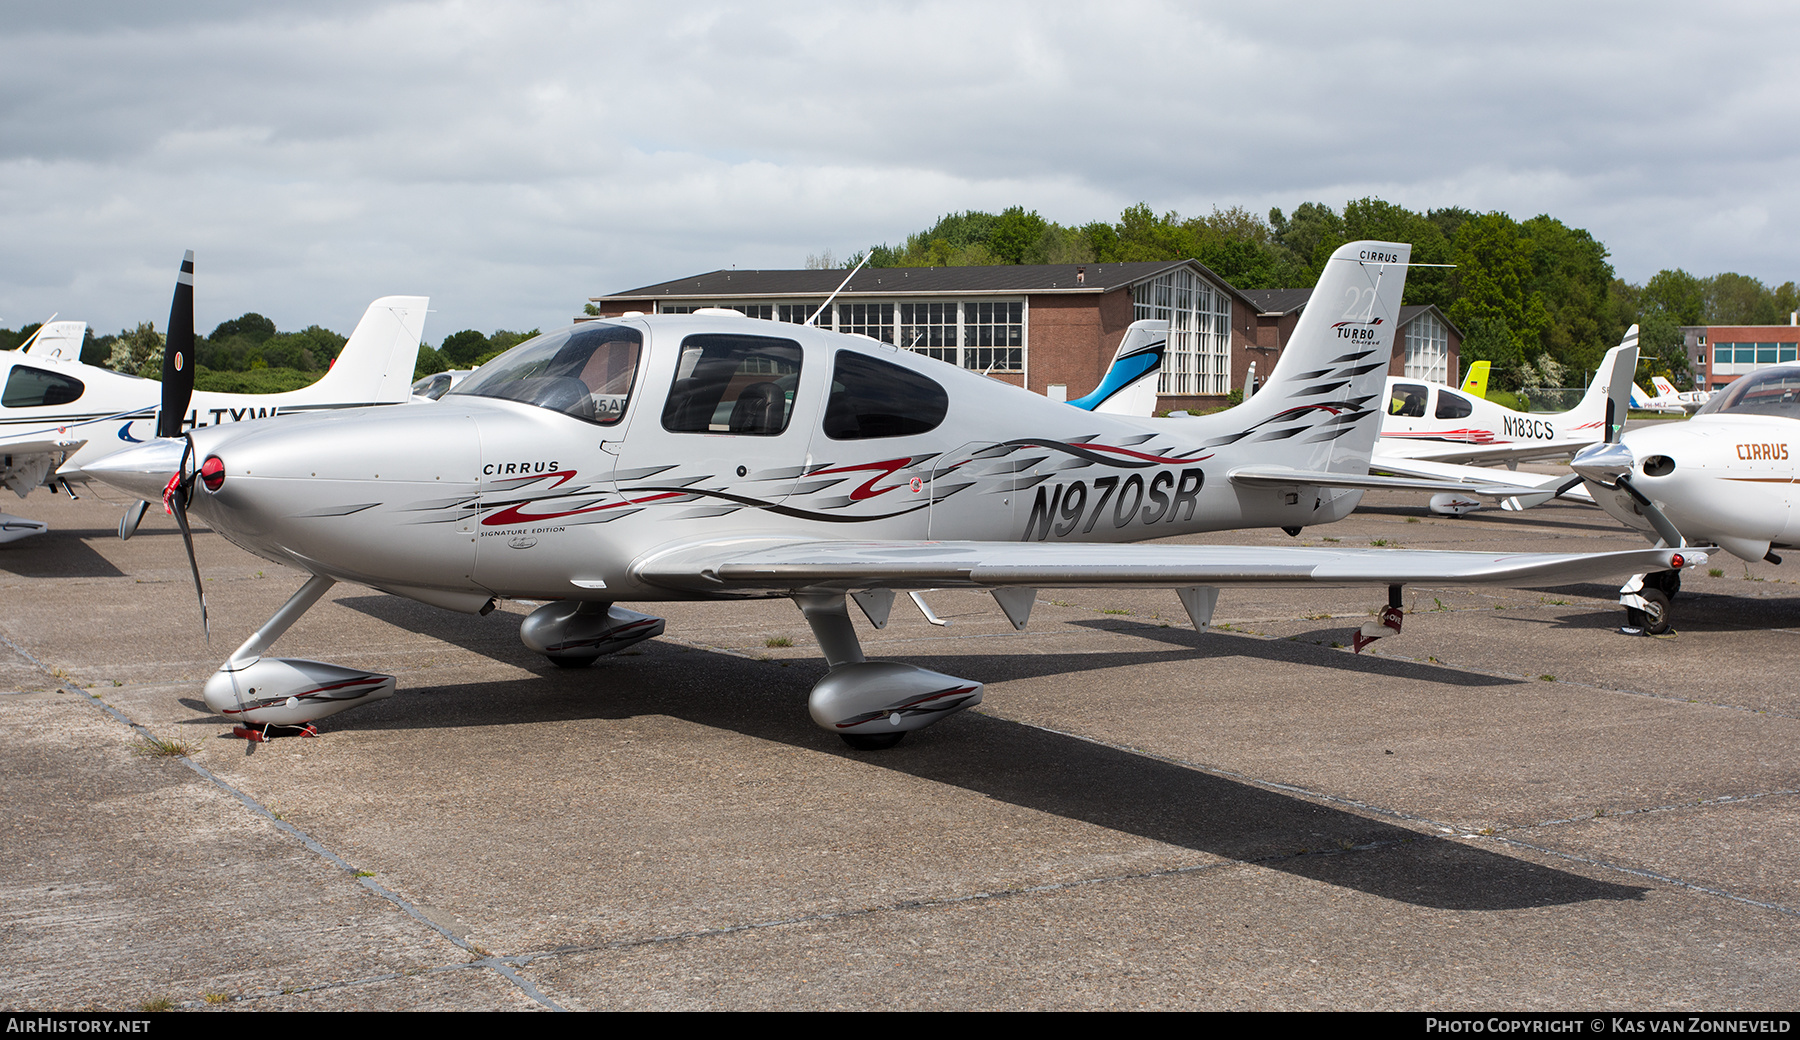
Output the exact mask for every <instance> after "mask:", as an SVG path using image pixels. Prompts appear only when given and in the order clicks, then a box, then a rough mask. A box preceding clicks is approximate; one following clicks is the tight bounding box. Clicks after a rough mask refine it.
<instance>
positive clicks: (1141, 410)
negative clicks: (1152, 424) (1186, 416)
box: [1069, 319, 1169, 418]
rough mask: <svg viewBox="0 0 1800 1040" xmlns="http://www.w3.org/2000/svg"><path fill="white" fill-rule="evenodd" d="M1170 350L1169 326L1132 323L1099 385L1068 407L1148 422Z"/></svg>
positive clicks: (1154, 323)
mask: <svg viewBox="0 0 1800 1040" xmlns="http://www.w3.org/2000/svg"><path fill="white" fill-rule="evenodd" d="M1168 346H1169V323H1168V322H1166V321H1152V320H1149V319H1145V320H1143V321H1134V322H1132V323H1131V324H1130V326H1128V327H1127V328H1126V329H1125V338H1124V339H1122V340H1120V341H1119V349H1118V351H1117V352H1116V353H1115V354H1113V359H1112V364H1111V365H1110V366H1108V367H1107V369H1106V374H1105V375H1104V376H1101V377H1100V385H1099V386H1097V387H1095V388H1094V391H1093V393H1090V394H1088V395H1087V396H1086V397H1078V398H1076V399H1075V400H1073V401H1070V402H1069V403H1070V404H1072V405H1074V406H1075V407H1077V408H1081V409H1085V410H1087V411H1090V412H1101V413H1104V414H1107V415H1135V416H1138V417H1139V418H1149V416H1150V415H1151V414H1152V413H1154V412H1155V411H1156V382H1157V379H1158V378H1159V377H1160V376H1161V374H1162V363H1163V352H1164V351H1165V350H1167V349H1168Z"/></svg>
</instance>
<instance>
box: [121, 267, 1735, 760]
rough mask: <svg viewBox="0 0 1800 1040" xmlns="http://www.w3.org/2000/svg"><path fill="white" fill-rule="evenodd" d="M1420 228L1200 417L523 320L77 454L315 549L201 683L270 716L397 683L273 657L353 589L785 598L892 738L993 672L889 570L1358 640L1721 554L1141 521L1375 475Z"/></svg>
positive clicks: (244, 543)
mask: <svg viewBox="0 0 1800 1040" xmlns="http://www.w3.org/2000/svg"><path fill="white" fill-rule="evenodd" d="M1408 252H1409V247H1408V246H1406V245H1397V244H1391V243H1380V242H1357V243H1351V244H1349V245H1346V246H1343V247H1342V248H1340V249H1339V250H1337V252H1336V253H1335V254H1333V256H1332V258H1331V260H1330V262H1329V263H1328V264H1327V265H1326V267H1325V271H1324V273H1323V274H1322V276H1321V278H1320V283H1319V288H1318V291H1317V293H1315V297H1314V298H1315V299H1316V300H1318V301H1320V305H1317V306H1314V307H1311V308H1308V310H1307V312H1306V313H1305V315H1303V316H1302V318H1301V319H1300V323H1299V325H1298V327H1297V328H1296V330H1295V332H1294V335H1293V338H1292V340H1291V341H1290V346H1289V347H1288V349H1287V350H1286V351H1285V352H1284V354H1283V356H1282V358H1281V360H1280V363H1279V364H1278V365H1277V367H1276V369H1275V371H1274V372H1272V373H1271V374H1270V377H1269V381H1268V383H1267V384H1266V386H1265V387H1264V389H1263V391H1262V392H1261V393H1258V394H1257V395H1256V396H1255V397H1254V398H1252V399H1251V400H1250V401H1248V402H1246V403H1245V404H1243V405H1241V406H1239V407H1237V408H1234V409H1232V410H1230V411H1227V412H1222V413H1217V414H1214V415H1210V416H1203V417H1198V418H1179V419H1146V418H1135V417H1128V416H1115V415H1104V414H1095V413H1091V412H1083V411H1079V410H1076V409H1072V408H1070V407H1069V406H1068V405H1067V404H1064V403H1060V402H1055V401H1050V400H1047V399H1046V398H1043V397H1040V396H1038V395H1036V394H1033V393H1030V392H1029V391H1026V390H1022V389H1019V388H1017V387H1012V386H1008V385H1006V384H1003V383H1000V382H998V381H995V380H991V379H986V378H983V377H982V376H981V375H979V374H977V373H974V372H968V371H965V370H963V369H961V368H958V367H955V366H951V365H946V364H944V363H942V362H940V361H936V360H934V359H931V358H928V357H925V356H922V355H919V354H914V353H911V352H908V351H904V350H900V349H897V348H895V347H893V346H890V345H887V344H883V343H879V342H877V341H875V340H872V339H869V338H867V337H857V336H849V335H843V334H839V333H834V332H826V331H822V330H819V329H815V328H809V327H801V326H795V325H790V324H778V323H774V322H767V321H758V320H753V319H750V318H745V317H741V316H736V315H732V316H722V315H712V314H695V315H656V316H649V317H634V318H619V319H607V320H603V321H593V322H588V323H584V324H580V325H576V326H574V327H572V328H568V329H564V330H561V331H558V332H553V333H550V334H547V335H544V336H540V337H538V338H536V339H534V340H531V341H528V342H526V343H523V344H520V345H519V346H517V347H515V348H513V349H512V350H511V351H509V352H508V353H506V354H504V355H502V356H501V357H500V358H498V359H496V360H494V361H492V362H489V363H488V364H487V365H486V366H484V367H482V368H481V369H480V370H478V371H477V372H476V373H475V374H474V375H472V376H470V377H469V378H468V379H467V380H465V381H464V382H463V383H462V384H461V385H459V386H458V387H457V388H456V389H455V390H454V391H452V392H451V393H449V394H447V395H445V396H444V398H443V399H442V400H441V401H439V402H438V403H437V404H436V405H434V406H431V407H418V408H390V409H365V410H352V411H342V412H336V413H328V414H317V415H309V416H295V417H288V416H283V417H281V418H280V419H276V420H271V421H270V422H267V423H256V424H250V425H246V426H243V427H236V428H212V429H200V430H194V431H191V432H190V433H188V434H187V435H186V436H185V437H184V438H181V439H179V440H163V441H159V442H157V443H155V444H153V445H146V446H144V447H141V448H133V449H130V450H128V451H126V452H122V453H119V454H117V455H115V456H113V457H111V458H108V459H104V460H101V461H100V462H98V463H96V464H94V465H92V466H90V467H89V472H91V473H92V474H93V475H94V476H95V477H96V478H98V479H103V480H107V481H109V482H112V483H115V484H117V485H119V486H121V487H123V488H126V489H127V490H131V491H133V492H135V493H139V494H145V493H154V492H155V491H156V489H158V488H161V487H162V486H163V485H164V484H165V483H166V484H167V485H168V488H167V492H168V494H167V501H168V503H169V505H170V506H171V508H172V509H173V510H174V512H175V514H176V517H177V519H178V520H179V521H180V522H181V524H182V527H183V531H184V532H185V531H186V530H187V521H186V512H187V510H190V509H191V510H192V511H193V512H194V513H195V514H197V515H199V516H201V517H202V518H204V519H205V520H206V522H207V523H208V524H209V525H211V526H212V528H213V529H214V530H215V531H218V532H219V533H221V534H223V535H224V536H225V537H226V538H228V539H230V540H231V541H233V542H235V543H236V544H238V545H239V546H241V547H243V548H245V549H247V550H249V551H250V552H253V553H256V554H258V555H261V556H263V557H265V558H267V559H270V560H274V561H277V562H281V563H285V564H288V565H290V566H294V567H297V568H299V569H301V570H304V571H307V572H308V573H309V574H310V577H309V579H308V580H307V581H306V583H305V584H304V585H303V586H302V587H301V588H300V590H299V591H298V592H296V593H295V594H294V596H293V598H292V599H290V600H289V601H288V602H287V604H285V605H284V606H283V607H282V608H281V609H280V610H278V611H277V612H276V613H275V615H274V616H273V617H271V618H270V620H269V621H268V622H267V623H266V624H265V625H264V626H263V627H262V629H261V630H259V631H258V632H257V633H256V634H255V635H253V636H252V637H251V638H250V639H249V640H247V641H246V642H245V643H244V645H243V646H241V647H239V648H238V650H237V651H236V652H235V653H233V654H232V656H231V658H230V659H229V660H228V661H227V662H226V663H225V665H224V666H223V667H221V669H220V670H219V671H218V672H217V673H215V674H214V676H213V677H212V678H211V679H210V680H209V681H208V682H207V684H206V692H205V697H206V702H207V704H208V705H209V706H210V707H212V708H213V709H214V710H215V711H218V712H220V713H222V714H224V715H225V716H226V717H227V718H229V719H231V720H233V721H234V722H237V723H239V724H240V730H242V731H243V732H244V733H245V735H252V736H254V735H256V731H254V730H251V729H248V728H247V727H249V726H262V727H266V726H269V725H277V726H286V725H300V724H305V723H308V722H309V721H310V720H313V719H318V718H321V717H324V716H326V715H330V714H333V713H335V712H337V711H341V710H344V709H345V708H348V707H353V706H355V705H358V704H362V703H366V702H368V701H370V700H373V699H376V698H379V697H385V696H387V695H389V694H390V693H391V692H392V691H393V688H394V679H393V678H392V677H390V676H385V675H378V674H373V673H369V672H364V671H360V670H357V669H352V668H344V667H340V666H336V665H329V664H323V663H319V662H312V661H298V660H291V659H283V658H273V657H264V656H262V655H263V652H264V651H265V650H267V649H268V648H269V646H270V645H271V644H272V643H273V642H274V641H275V640H276V639H278V638H279V637H280V636H281V634H282V633H283V632H284V631H286V629H287V628H288V626H290V625H291V624H292V623H293V622H294V621H295V620H296V619H297V618H298V617H299V616H300V615H301V614H303V613H304V612H305V611H306V610H307V609H308V608H309V607H311V606H312V604H313V603H315V602H317V601H318V599H319V598H320V597H321V596H322V595H324V593H325V592H326V590H327V589H329V588H330V587H331V586H332V585H333V584H334V583H335V582H338V581H350V582H357V583H360V584H364V585H368V586H371V587H373V588H376V589H379V590H382V591H386V592H390V593H394V594H397V595H401V596H406V597H410V598H412V599H415V600H419V601H422V602H425V603H431V604H435V605H438V606H442V607H448V608H451V609H456V610H462V611H468V612H482V613H485V612H487V611H488V610H490V609H491V608H492V606H493V604H494V602H495V600H496V598H513V599H542V600H551V601H553V602H551V603H548V604H546V605H545V606H542V607H540V608H538V609H537V610H536V611H534V612H533V613H532V614H531V615H529V616H528V617H527V618H526V619H525V621H524V623H523V624H522V626H521V629H520V635H521V638H522V639H523V640H524V642H525V643H526V645H527V646H529V647H531V648H532V649H534V650H536V651H538V652H540V653H543V654H545V655H546V656H547V657H549V658H550V659H551V660H552V661H555V662H557V663H558V664H562V665H570V666H575V665H585V664H588V663H591V662H592V661H593V660H594V659H595V658H597V657H598V656H600V655H602V654H606V653H611V652H613V651H616V650H618V649H620V648H622V647H625V646H629V645H630V644H632V643H634V642H636V641H638V640H641V639H644V638H648V637H650V636H653V635H656V634H658V633H660V632H661V631H662V629H663V621H662V619H660V618H655V617H651V616H649V615H646V614H641V613H637V612H635V611H631V610H626V609H624V608H622V607H620V606H617V605H616V604H617V603H619V602H621V601H623V602H642V601H653V600H689V599H732V598H768V597H791V598H792V599H793V600H794V602H795V603H796V604H797V605H798V606H799V608H800V610H801V611H802V613H803V614H804V616H805V617H806V620H807V621H808V623H809V624H810V626H811V628H812V631H813V633H814V635H815V636H816V637H817V639H818V641H819V644H820V646H821V648H822V649H823V651H824V655H825V658H826V661H827V663H828V664H829V665H830V671H829V673H828V674H827V675H826V676H825V678H824V679H822V680H820V682H819V683H818V684H817V685H816V686H815V687H814V688H813V691H812V694H811V697H810V700H809V709H810V712H811V714H812V717H813V719H814V721H816V722H817V723H818V724H819V725H820V726H821V727H823V728H825V729H826V730H828V731H830V732H834V733H838V734H840V735H841V736H843V737H844V738H845V740H846V741H848V742H850V743H851V744H852V745H854V746H858V747H882V746H887V745H889V744H892V743H895V742H897V741H898V740H899V739H900V737H901V736H902V735H904V734H905V733H906V732H908V731H910V730H915V729H919V728H922V727H924V726H927V725H930V724H932V723H934V722H936V721H938V720H940V719H943V718H945V717H947V716H948V715H950V714H951V713H953V712H955V711H957V710H960V709H962V708H967V707H970V706H972V705H974V704H976V703H978V702H979V700H980V698H981V692H982V684H981V683H980V682H978V681H975V680H970V679H961V678H956V677H953V676H948V675H943V674H939V673H936V672H932V671H928V670H926V669H924V668H920V667H917V666H914V665H910V664H903V663H897V662H871V661H867V660H865V659H864V657H863V653H862V649H861V646H860V643H859V640H858V638H857V634H856V631H855V629H854V627H853V625H852V623H851V619H850V615H849V611H848V603H847V600H854V601H855V602H856V603H857V604H858V606H859V607H860V608H861V609H862V610H863V612H864V613H865V614H866V615H867V617H868V618H869V620H870V621H871V622H872V623H873V624H875V625H876V626H877V627H879V626H881V625H883V624H885V623H886V621H887V617H888V612H889V609H890V607H891V605H892V603H893V598H894V592H895V591H896V590H902V591H904V590H916V589H925V588H946V587H972V588H985V589H990V590H992V592H993V595H994V597H995V599H996V600H997V601H998V602H999V605H1000V606H1001V608H1002V609H1003V610H1004V611H1005V612H1006V614H1007V616H1008V617H1009V618H1010V619H1011V620H1012V621H1013V623H1014V625H1015V626H1018V627H1023V626H1024V624H1025V622H1026V621H1027V619H1028V617H1029V615H1030V613H1031V609H1032V605H1033V603H1034V602H1035V599H1036V590H1037V589H1039V588H1044V587H1092V586H1138V587H1161V588H1172V589H1175V590H1177V592H1178V593H1179V595H1180V598H1181V601H1182V603H1183V605H1184V606H1185V607H1186V608H1187V609H1188V611H1189V613H1190V615H1191V617H1192V619H1193V621H1194V622H1195V624H1196V626H1199V627H1204V626H1205V625H1206V624H1207V623H1208V621H1209V620H1210V617H1211V614H1212V611H1213V607H1214V605H1215V603H1216V600H1217V595H1218V590H1219V588H1220V587H1221V586H1224V585H1233V584H1243V583H1259V584H1270V583H1273V584H1294V585H1314V586H1346V585H1375V586H1386V587H1387V589H1388V607H1387V609H1386V610H1385V611H1384V612H1383V615H1382V618H1381V620H1380V621H1379V622H1371V623H1370V624H1369V626H1367V627H1365V630H1364V632H1363V633H1358V636H1359V642H1360V637H1361V636H1362V635H1364V634H1368V635H1370V636H1373V635H1381V634H1390V633H1391V632H1394V631H1398V630H1399V626H1400V610H1399V591H1400V586H1401V585H1402V584H1404V583H1407V582H1425V581H1429V582H1450V581H1453V582H1457V583H1512V584H1542V583H1550V582H1563V581H1571V580H1580V579H1583V578H1592V577H1599V576H1604V575H1609V574H1617V575H1623V574H1628V573H1634V572H1638V571H1645V570H1656V569H1666V568H1670V567H1680V566H1682V565H1683V564H1684V562H1685V563H1694V562H1696V561H1697V560H1704V556H1700V555H1698V554H1694V553H1688V554H1687V555H1686V559H1685V560H1684V558H1683V555H1682V554H1680V553H1676V552H1674V551H1672V550H1668V549H1645V550H1635V551H1632V552H1627V553H1611V554H1592V555H1561V554H1519V555H1514V554H1490V553H1444V552H1419V551H1407V550H1376V549H1362V550H1358V549H1343V548H1306V547H1276V548H1261V547H1246V546H1207V545H1166V544H1165V545H1155V546H1137V545H1128V544H1119V543H1127V542H1133V541H1139V540H1142V539H1147V538H1157V537H1162V536H1166V535H1177V534H1188V533H1194V532H1200V531H1210V530H1222V529H1231V528H1243V527H1257V526H1270V527H1281V528H1284V529H1287V530H1289V531H1290V532H1292V533H1298V532H1299V530H1300V529H1301V528H1302V527H1305V526H1308V525H1312V524H1320V523H1328V522H1330V521H1333V520H1337V519H1339V518H1341V517H1343V516H1344V515H1346V514H1347V513H1348V512H1349V511H1350V510H1351V509H1352V508H1353V507H1354V506H1355V504H1356V503H1357V501H1358V500H1359V499H1360V497H1361V492H1359V491H1355V490H1347V489H1336V488H1329V487H1321V486H1320V480H1321V479H1324V478H1329V477H1331V476H1334V475H1337V474H1354V473H1360V472H1363V471H1365V470H1366V468H1367V465H1368V460H1369V451H1370V448H1371V447H1372V445H1373V443H1374V440H1375V435H1376V430H1377V426H1378V424H1379V422H1380V418H1381V413H1382V411H1383V407H1382V406H1383V403H1384V400H1385V399H1384V398H1382V396H1381V389H1382V384H1383V380H1384V373H1385V372H1386V370H1387V367H1388V361H1389V357H1390V356H1391V353H1392V349H1393V328H1394V315H1395V313H1396V311H1397V310H1398V308H1399V304H1400V296H1401V288H1402V286H1403V284H1404V280H1405V272H1406V266H1405V265H1406V262H1407V257H1408ZM170 387H171V390H170V392H171V393H172V394H178V393H179V386H178V385H177V384H176V383H173V382H172V383H171V384H170ZM170 407H171V409H172V410H174V411H180V403H179V400H178V399H177V400H176V401H174V402H173V403H172V405H171V406H170ZM190 553H191V543H190ZM195 584H196V587H198V586H199V584H200V581H199V575H198V571H197V570H196V573H195ZM202 609H203V611H204V600H203V601H202Z"/></svg>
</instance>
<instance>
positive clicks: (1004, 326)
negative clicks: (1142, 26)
mask: <svg viewBox="0 0 1800 1040" xmlns="http://www.w3.org/2000/svg"><path fill="white" fill-rule="evenodd" d="M843 280H844V272H843V271H841V270H825V271H738V270H728V271H713V272H711V273H709V274H702V275H695V276H692V277H689V278H678V279H676V280H674V281H669V282H661V283H658V284H656V285H646V286H643V287H642V288H638V289H631V290H627V291H625V292H619V293H612V294H610V295H606V296H596V297H593V298H592V303H593V304H594V305H595V307H596V308H597V309H598V310H599V312H600V314H601V315H602V316H610V317H616V316H619V315H623V314H627V313H632V312H641V313H649V314H683V313H688V312H691V311H694V310H697V309H699V308H701V307H728V308H731V309H733V310H738V311H742V312H744V313H745V314H747V315H749V316H751V317H753V318H766V319H769V320H771V321H789V322H795V323H799V322H804V321H805V320H806V319H807V317H808V316H809V315H811V314H812V312H813V311H814V310H816V309H818V307H819V306H820V305H821V304H823V303H824V302H825V300H826V299H827V298H828V297H829V296H831V293H832V291H833V290H835V289H837V288H838V285H839V284H840V283H841V282H843ZM1311 295H1312V290H1311V289H1262V290H1252V291H1247V292H1246V291H1242V290H1239V289H1236V288H1234V287H1233V286H1231V285H1230V283H1228V282H1226V281H1225V280H1224V279H1223V278H1220V277H1219V276H1218V275H1216V274H1214V273H1213V272H1212V271H1211V270H1210V269H1208V268H1207V266H1206V265H1205V264H1202V263H1200V262H1199V261H1197V260H1169V261H1158V262H1154V263H1129V264H1043V265H1020V266H1011V265H999V266H991V267H883V268H864V269H863V270H861V271H859V272H857V274H856V277H855V278H854V279H852V280H851V281H850V283H849V284H848V285H845V286H844V289H843V291H842V292H840V293H838V295H837V298H836V299H835V300H833V301H832V303H831V305H830V306H829V307H827V308H826V310H825V312H824V313H822V314H821V315H820V316H819V320H818V324H819V326H820V327H822V328H828V329H836V330H837V331H839V332H852V333H861V334H863V335H866V336H872V337H874V338H875V339H878V340H881V341H883V342H886V343H892V344H894V345H896V346H899V347H904V348H906V349H909V350H915V351H918V352H919V353H922V354H927V355H930V356H932V357H935V358H938V359H939V360H942V361H947V362H949V363H951V364H955V365H961V366H963V367H964V368H969V369H973V370H975V371H977V372H986V373H987V374H989V375H991V376H993V377H994V378H996V379H1000V380H1004V381H1005V382H1008V383H1012V384H1014V385H1015V386H1023V387H1025V388H1027V389H1029V390H1032V391H1033V392H1035V393H1040V394H1049V395H1051V396H1056V395H1057V394H1059V393H1063V394H1066V395H1067V396H1068V397H1079V396H1081V395H1082V394H1085V393H1087V392H1088V391H1089V390H1092V389H1093V388H1094V386H1095V385H1096V384H1098V383H1099V381H1100V377H1101V375H1102V374H1103V373H1104V372H1105V371H1106V366H1107V363H1108V362H1109V361H1111V360H1112V356H1113V352H1114V351H1115V350H1117V349H1118V346H1119V341H1120V340H1121V339H1122V338H1123V337H1124V335H1125V328H1126V326H1128V325H1130V324H1131V323H1132V322H1133V321H1137V320H1139V319H1142V318H1160V319H1163V320H1166V321H1168V322H1169V348H1168V352H1167V354H1166V355H1165V359H1164V364H1163V372H1162V379H1161V384H1160V386H1159V387H1158V396H1157V407H1158V409H1159V410H1170V409H1183V408H1186V409H1206V408H1213V407H1217V406H1219V405H1221V404H1223V403H1224V402H1225V395H1226V394H1227V393H1229V392H1230V391H1231V390H1233V389H1240V388H1242V387H1243V385H1244V382H1245V380H1246V379H1247V378H1248V377H1249V375H1250V366H1251V365H1252V364H1254V365H1255V366H1256V372H1257V373H1258V378H1259V379H1260V378H1263V377H1266V376H1267V375H1268V373H1269V371H1270V370H1271V369H1272V368H1274V366H1275V362H1276V360H1277V359H1279V358H1280V357H1281V350H1282V348H1283V347H1284V346H1286V344H1287V339H1288V336H1289V335H1291V334H1292V332H1293V329H1294V325H1295V323H1296V322H1297V321H1298V320H1299V317H1300V312H1301V311H1302V310H1303V309H1304V308H1305V307H1306V301H1307V298H1308V297H1310V296H1311ZM1461 343H1462V334H1461V333H1460V332H1459V331H1457V329H1456V327H1455V326H1453V325H1451V324H1450V321H1449V319H1447V318H1446V317H1444V315H1443V314H1442V312H1440V311H1439V310H1438V309H1437V308H1436V307H1432V306H1424V307H1417V306H1415V307H1403V308H1401V311H1400V328H1399V329H1398V330H1397V331H1396V333H1395V336H1394V357H1393V360H1392V362H1391V364H1390V367H1389V372H1390V374H1392V375H1397V376H1399V375H1404V376H1407V377H1410V378H1414V379H1420V380H1428V381H1432V382H1439V383H1442V382H1452V381H1454V380H1455V379H1456V378H1457V376H1458V373H1459V368H1458V350H1459V348H1460V346H1461Z"/></svg>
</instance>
